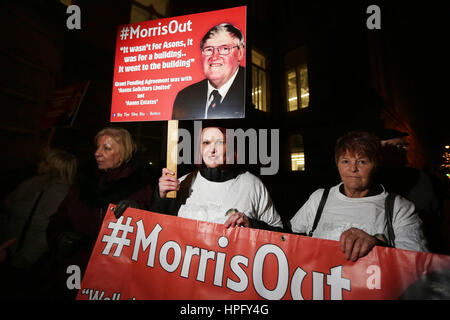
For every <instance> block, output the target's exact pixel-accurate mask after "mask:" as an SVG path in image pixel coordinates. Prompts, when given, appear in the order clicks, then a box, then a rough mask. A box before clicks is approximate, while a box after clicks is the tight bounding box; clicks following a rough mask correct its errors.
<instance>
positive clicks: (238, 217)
mask: <svg viewBox="0 0 450 320" xmlns="http://www.w3.org/2000/svg"><path fill="white" fill-rule="evenodd" d="M223 225H224V227H225V228H229V227H233V228H234V227H247V228H250V227H251V223H250V219H249V218H248V217H247V216H246V215H245V214H243V213H242V212H234V213H232V214H231V215H230V216H229V217H228V219H227V221H225V223H224V224H223Z"/></svg>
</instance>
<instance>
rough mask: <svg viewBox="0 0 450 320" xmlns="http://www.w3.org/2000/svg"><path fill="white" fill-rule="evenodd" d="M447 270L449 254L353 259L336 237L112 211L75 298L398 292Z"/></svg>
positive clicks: (374, 295) (385, 252)
mask: <svg viewBox="0 0 450 320" xmlns="http://www.w3.org/2000/svg"><path fill="white" fill-rule="evenodd" d="M110 208H111V207H110ZM449 269H450V257H449V256H445V255H435V254H429V253H423V252H413V251H407V250H399V249H392V248H383V247H375V248H374V249H373V250H372V251H371V252H370V253H369V254H368V255H367V256H365V257H363V258H361V259H359V260H358V261H357V262H356V263H353V262H349V261H347V260H345V257H344V254H343V253H342V252H341V251H340V249H339V243H338V242H337V241H330V240H321V239H313V238H308V237H303V236H298V235H293V234H284V233H279V232H270V231H265V230H258V229H251V228H229V229H226V228H224V227H223V225H219V224H215V223H208V222H201V221H197V220H190V219H184V218H178V217H174V216H167V215H161V214H156V213H151V212H148V211H143V210H137V209H127V210H126V212H125V213H124V215H123V216H122V217H120V218H119V219H116V218H115V217H114V215H113V214H112V211H111V210H108V214H107V215H106V217H105V220H104V222H103V226H102V229H101V231H100V234H99V237H98V239H97V242H96V245H95V248H94V251H93V253H92V256H91V259H90V261H89V264H88V268H87V271H86V273H85V276H84V278H83V281H82V284H81V289H80V290H79V292H78V296H77V299H80V300H81V299H82V300H88V299H91V300H102V299H103V300H104V299H112V300H124V299H172V300H179V299H183V300H188V299H189V300H191V299H194V300H229V299H231V300H238V299H250V300H255V299H271V300H272V299H273V300H275V299H285V300H286V299H287V300H289V299H308V300H309V299H314V300H321V299H337V300H341V299H343V300H351V299H397V298H399V297H400V296H401V295H402V294H403V293H404V292H405V290H407V288H408V287H410V286H411V285H412V284H413V283H414V282H416V281H417V280H419V279H421V277H422V276H423V275H426V274H428V273H431V272H440V271H445V272H448V271H449Z"/></svg>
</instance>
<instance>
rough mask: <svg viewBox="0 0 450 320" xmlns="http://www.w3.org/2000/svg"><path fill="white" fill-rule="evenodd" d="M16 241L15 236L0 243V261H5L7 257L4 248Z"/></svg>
mask: <svg viewBox="0 0 450 320" xmlns="http://www.w3.org/2000/svg"><path fill="white" fill-rule="evenodd" d="M16 241H17V239H16V238H12V239H9V240H7V241H5V242H3V243H2V244H0V263H3V262H5V260H6V257H7V252H6V249H8V248H9V247H10V246H12V245H13V244H14V243H15V242H16Z"/></svg>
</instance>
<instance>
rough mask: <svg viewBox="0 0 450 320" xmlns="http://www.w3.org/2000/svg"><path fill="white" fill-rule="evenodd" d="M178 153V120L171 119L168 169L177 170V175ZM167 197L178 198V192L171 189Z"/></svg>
mask: <svg viewBox="0 0 450 320" xmlns="http://www.w3.org/2000/svg"><path fill="white" fill-rule="evenodd" d="M177 154H178V120H169V121H168V123H167V166H166V167H167V169H169V170H172V171H173V172H175V177H176V176H177ZM166 197H167V198H176V197H177V192H176V191H170V192H168V193H167V195H166Z"/></svg>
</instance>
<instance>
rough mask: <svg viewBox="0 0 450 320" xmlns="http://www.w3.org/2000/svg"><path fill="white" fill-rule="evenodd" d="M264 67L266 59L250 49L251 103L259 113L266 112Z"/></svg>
mask: <svg viewBox="0 0 450 320" xmlns="http://www.w3.org/2000/svg"><path fill="white" fill-rule="evenodd" d="M266 67H267V66H266V57H265V56H264V55H262V54H261V53H259V52H256V51H255V50H254V49H252V102H253V104H254V105H255V108H256V109H258V110H261V111H267V75H266V74H267V71H266Z"/></svg>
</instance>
